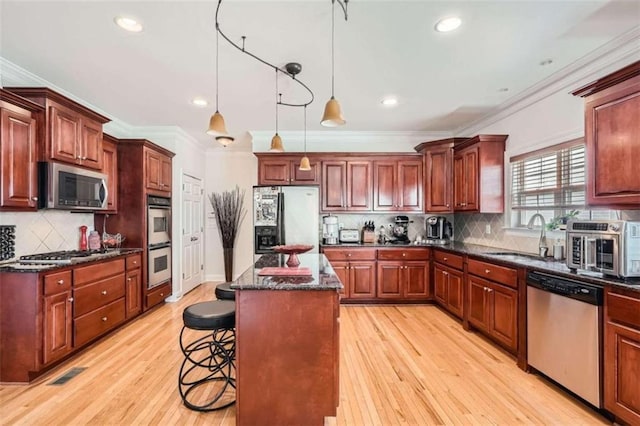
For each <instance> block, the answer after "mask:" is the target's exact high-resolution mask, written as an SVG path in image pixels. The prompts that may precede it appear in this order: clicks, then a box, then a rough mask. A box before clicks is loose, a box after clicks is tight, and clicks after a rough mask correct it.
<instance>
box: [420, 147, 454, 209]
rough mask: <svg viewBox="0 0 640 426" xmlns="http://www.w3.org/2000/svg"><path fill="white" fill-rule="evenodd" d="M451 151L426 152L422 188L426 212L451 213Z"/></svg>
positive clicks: (448, 149) (447, 149) (449, 149)
mask: <svg viewBox="0 0 640 426" xmlns="http://www.w3.org/2000/svg"><path fill="white" fill-rule="evenodd" d="M452 164H453V149H451V148H444V149H440V150H432V151H427V152H426V165H427V170H426V171H425V174H426V176H427V178H426V180H425V182H426V184H425V186H424V191H425V211H426V212H452V211H453V206H452V205H451V190H452V180H453V174H452V170H451V169H452Z"/></svg>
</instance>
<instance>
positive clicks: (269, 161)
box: [258, 154, 320, 185]
mask: <svg viewBox="0 0 640 426" xmlns="http://www.w3.org/2000/svg"><path fill="white" fill-rule="evenodd" d="M301 159H302V154H298V155H295V156H287V155H282V154H279V155H277V156H274V155H273V154H267V155H263V154H261V155H258V185H319V184H320V161H319V160H318V159H316V158H314V157H313V156H309V164H310V165H311V170H300V160H301Z"/></svg>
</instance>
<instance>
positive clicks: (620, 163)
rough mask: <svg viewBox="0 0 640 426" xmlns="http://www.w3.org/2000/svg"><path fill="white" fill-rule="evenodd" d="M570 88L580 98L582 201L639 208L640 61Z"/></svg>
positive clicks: (624, 207)
mask: <svg viewBox="0 0 640 426" xmlns="http://www.w3.org/2000/svg"><path fill="white" fill-rule="evenodd" d="M573 94H574V95H576V96H582V97H584V98H585V99H584V101H585V120H584V123H585V132H584V134H585V145H586V159H587V160H586V161H587V163H586V166H587V167H586V175H587V180H586V198H587V205H590V206H597V207H601V206H609V207H613V208H616V207H617V208H621V209H640V179H638V172H637V170H636V169H635V163H634V161H633V160H631V159H636V158H640V126H639V125H638V117H640V61H638V62H634V63H633V64H631V65H628V66H627V67H625V68H622V69H621V70H619V71H617V72H615V73H612V74H610V75H607V76H605V77H603V78H600V79H598V80H596V81H594V82H592V83H590V84H588V85H586V86H584V87H582V88H580V89H578V90H576V91H575V92H573Z"/></svg>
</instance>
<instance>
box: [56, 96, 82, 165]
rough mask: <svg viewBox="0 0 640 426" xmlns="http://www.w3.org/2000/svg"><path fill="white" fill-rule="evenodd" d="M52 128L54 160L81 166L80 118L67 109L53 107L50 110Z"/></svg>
mask: <svg viewBox="0 0 640 426" xmlns="http://www.w3.org/2000/svg"><path fill="white" fill-rule="evenodd" d="M49 120H50V126H51V153H50V156H51V158H52V159H54V160H60V161H64V162H66V163H72V164H79V163H80V161H81V159H80V157H81V152H80V138H81V129H80V116H79V115H78V114H77V113H76V112H74V111H72V110H70V109H67V108H64V107H61V106H52V107H50V110H49Z"/></svg>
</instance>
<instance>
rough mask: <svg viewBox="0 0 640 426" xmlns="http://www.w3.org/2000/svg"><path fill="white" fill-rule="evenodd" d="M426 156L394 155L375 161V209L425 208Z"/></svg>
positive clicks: (417, 209) (402, 209)
mask: <svg viewBox="0 0 640 426" xmlns="http://www.w3.org/2000/svg"><path fill="white" fill-rule="evenodd" d="M423 179H424V176H423V173H422V160H421V159H420V160H417V159H390V160H376V161H374V163H373V199H374V203H373V209H374V210H376V211H422V210H423V209H424V206H423V202H422V187H423Z"/></svg>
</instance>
